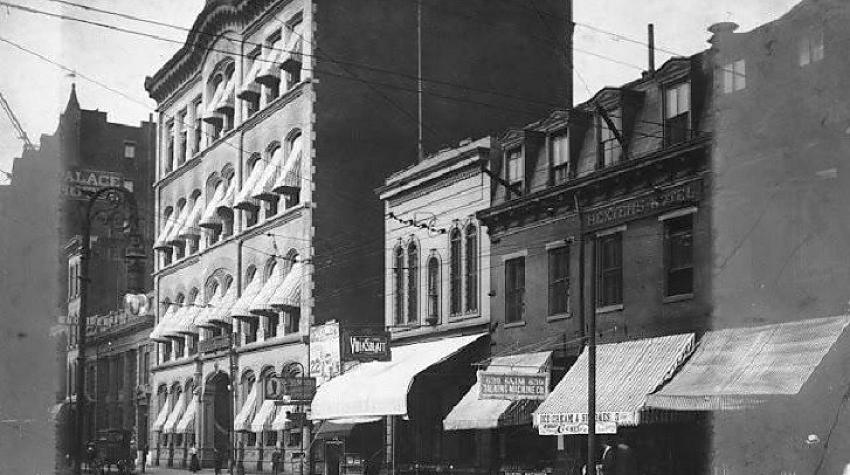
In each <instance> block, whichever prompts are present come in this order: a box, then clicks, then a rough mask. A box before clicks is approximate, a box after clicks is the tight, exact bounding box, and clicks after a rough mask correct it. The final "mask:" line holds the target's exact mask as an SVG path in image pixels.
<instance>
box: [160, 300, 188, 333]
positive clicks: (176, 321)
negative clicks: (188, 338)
mask: <svg viewBox="0 0 850 475" xmlns="http://www.w3.org/2000/svg"><path fill="white" fill-rule="evenodd" d="M171 307H173V308H174V309H175V310H174V312H172V313H171V315H168V319H169V321H168V322H166V326H165V329H164V330H163V332H162V333H163V336H165V337H167V338H184V337H185V335H183V333H182V332H181V330H183V326H182V322H183V318H184V315H185V314H186V310H187V308H188V307H186V305H184V304H182V303H172V304H171Z"/></svg>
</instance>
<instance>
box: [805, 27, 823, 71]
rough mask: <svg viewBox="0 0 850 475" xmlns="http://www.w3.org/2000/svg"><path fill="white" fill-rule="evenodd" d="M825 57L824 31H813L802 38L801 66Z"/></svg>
mask: <svg viewBox="0 0 850 475" xmlns="http://www.w3.org/2000/svg"><path fill="white" fill-rule="evenodd" d="M822 59H823V31H813V32H810V33H809V34H807V35H805V36H803V37H802V38H800V66H806V65H808V64H809V63H816V62H818V61H820V60H822Z"/></svg>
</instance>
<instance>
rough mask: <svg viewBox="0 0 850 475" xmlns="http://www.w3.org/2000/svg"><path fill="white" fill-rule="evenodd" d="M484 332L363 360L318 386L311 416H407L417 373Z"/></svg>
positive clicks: (414, 346) (365, 417) (338, 418)
mask: <svg viewBox="0 0 850 475" xmlns="http://www.w3.org/2000/svg"><path fill="white" fill-rule="evenodd" d="M484 335H485V334H478V335H469V336H457V337H451V338H443V339H441V340H436V341H428V342H422V343H415V344H411V345H406V346H400V347H397V348H393V352H392V360H391V361H373V362H369V363H363V364H361V365H359V366H357V367H355V368H353V369H352V370H350V371H348V372H346V373H344V374H342V375H340V376H337V377H336V378H333V379H331V380H329V381H327V382H325V383H324V384H322V385H321V386H319V389H318V391H317V392H316V396H315V397H314V398H313V403H312V405H311V406H310V410H311V414H310V419H313V420H349V421H351V420H370V419H374V418H376V417H382V416H388V415H401V416H404V415H407V393H408V391H409V390H410V387H411V385H412V384H413V380H414V378H415V377H416V375H418V374H419V373H421V372H422V371H425V370H426V369H428V368H430V367H431V366H433V365H435V364H437V363H440V362H442V361H445V360H446V359H448V358H451V357H452V356H453V355H455V354H456V353H458V352H459V351H461V350H462V349H464V348H465V347H466V346H468V345H470V344H472V343H474V342H475V341H477V340H479V339H480V338H482V337H484ZM376 388H379V389H377V390H376Z"/></svg>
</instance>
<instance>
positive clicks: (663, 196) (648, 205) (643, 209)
mask: <svg viewBox="0 0 850 475" xmlns="http://www.w3.org/2000/svg"><path fill="white" fill-rule="evenodd" d="M701 196H702V180H692V181H689V182H687V183H683V184H680V185H676V186H671V187H667V188H662V189H659V190H658V191H657V192H651V193H647V194H645V195H642V196H637V197H634V198H631V199H627V200H624V201H621V202H619V203H614V204H612V205H608V206H603V207H600V208H595V209H589V210H587V211H585V212H584V213H583V217H584V223H583V224H584V227H585V229H586V230H592V229H599V228H604V227H607V226H612V225H614V224H619V223H623V222H626V221H631V220H634V219H638V218H642V217H644V216H650V215H653V214H656V213H660V212H662V211H666V210H669V209H671V208H675V207H678V206H684V205H687V204H694V203H697V202H699V200H700V198H701Z"/></svg>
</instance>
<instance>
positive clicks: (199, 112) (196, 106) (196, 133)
mask: <svg viewBox="0 0 850 475" xmlns="http://www.w3.org/2000/svg"><path fill="white" fill-rule="evenodd" d="M192 108H193V110H194V112H195V122H194V124H193V125H194V127H193V128H194V130H193V131H192V140H193V144H192V154H196V153H198V152H200V151H201V138H202V137H203V135H204V121H203V115H204V109H203V107H202V103H201V98H200V97H198V98H197V99H195V102H193V103H192Z"/></svg>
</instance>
